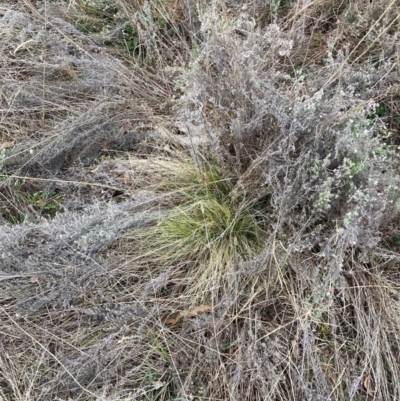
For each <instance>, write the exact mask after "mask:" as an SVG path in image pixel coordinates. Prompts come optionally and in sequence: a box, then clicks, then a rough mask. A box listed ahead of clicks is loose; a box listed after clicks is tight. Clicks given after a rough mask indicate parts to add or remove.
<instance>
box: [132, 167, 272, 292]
mask: <svg viewBox="0 0 400 401" xmlns="http://www.w3.org/2000/svg"><path fill="white" fill-rule="evenodd" d="M168 165H169V167H170V169H169V170H168V174H167V175H168V177H166V181H164V182H163V189H164V190H166V189H169V190H170V191H171V195H170V199H172V202H173V203H172V207H170V208H169V209H167V210H166V211H165V212H164V213H163V215H162V217H160V218H159V220H158V221H157V222H155V226H154V227H149V228H146V229H144V230H143V233H139V234H138V235H139V238H136V239H135V241H138V252H139V255H140V257H141V258H143V259H144V260H145V261H149V260H151V261H152V262H153V263H154V264H155V266H156V269H157V270H159V269H160V268H161V267H162V266H164V267H169V266H171V265H177V266H179V269H180V270H183V271H184V272H185V274H187V275H188V276H189V277H191V279H190V287H192V288H191V289H190V290H189V292H190V293H191V294H192V296H193V297H194V298H198V297H200V298H205V299H209V298H210V296H211V297H212V296H213V295H212V294H214V293H218V291H217V290H216V288H219V287H221V286H222V285H223V283H224V282H225V281H226V278H227V276H228V275H229V274H231V273H232V272H234V271H235V270H236V269H237V268H238V266H239V265H240V263H241V262H243V261H245V260H249V259H251V258H252V257H254V256H256V255H257V254H258V253H259V252H260V251H261V249H262V247H263V246H264V240H265V234H266V231H265V230H266V217H267V214H266V211H265V210H262V209H260V206H259V205H257V203H256V202H254V201H251V202H250V201H248V200H247V199H246V194H245V193H240V192H237V191H235V187H234V185H233V182H232V179H229V178H228V179H226V178H223V176H222V175H221V173H220V172H219V171H218V169H217V168H216V167H214V166H213V165H209V164H205V165H201V166H199V167H196V166H195V165H193V164H191V163H187V162H186V163H185V162H183V163H176V162H170V163H163V167H164V168H168ZM135 235H137V234H135ZM210 288H213V292H212V293H208V290H209V289H210Z"/></svg>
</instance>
